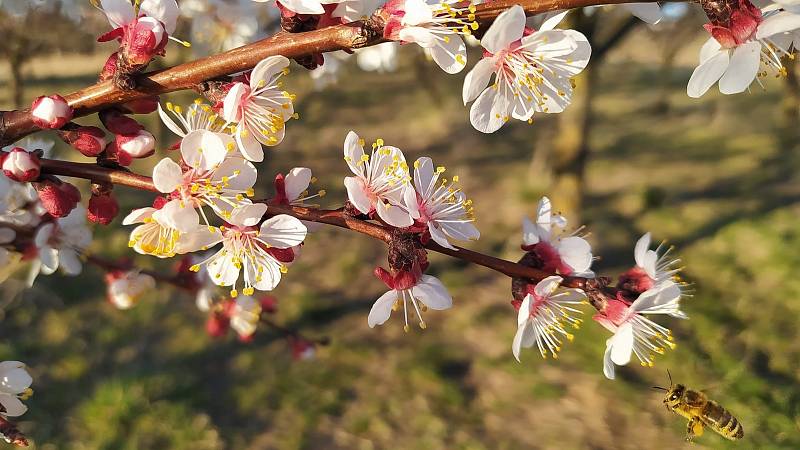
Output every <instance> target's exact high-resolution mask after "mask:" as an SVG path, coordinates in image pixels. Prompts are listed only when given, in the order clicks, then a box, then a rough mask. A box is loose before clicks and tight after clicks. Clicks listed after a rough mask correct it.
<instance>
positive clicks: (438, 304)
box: [411, 275, 453, 311]
mask: <svg viewBox="0 0 800 450" xmlns="http://www.w3.org/2000/svg"><path fill="white" fill-rule="evenodd" d="M411 293H412V294H413V295H414V297H415V298H417V299H419V300H420V301H421V302H422V303H424V304H425V306H427V307H428V308H430V309H435V310H437V311H441V310H445V309H449V308H450V307H452V306H453V297H451V296H450V294H449V293H448V292H447V288H446V287H444V285H443V284H442V282H441V281H439V279H438V278H436V277H433V276H430V275H423V276H422V278H420V280H419V283H417V285H416V286H414V287H412V288H411Z"/></svg>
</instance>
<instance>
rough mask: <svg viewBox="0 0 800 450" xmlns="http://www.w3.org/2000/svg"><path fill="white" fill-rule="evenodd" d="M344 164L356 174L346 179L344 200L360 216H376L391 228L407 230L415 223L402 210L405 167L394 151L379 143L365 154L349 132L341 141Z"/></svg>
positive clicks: (406, 179) (356, 137) (359, 139)
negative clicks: (350, 204) (405, 228)
mask: <svg viewBox="0 0 800 450" xmlns="http://www.w3.org/2000/svg"><path fill="white" fill-rule="evenodd" d="M344 160H345V161H346V162H347V165H348V166H349V167H350V170H351V171H352V172H353V173H354V174H355V176H354V177H345V179H344V185H345V188H347V198H348V199H349V200H350V203H352V205H353V206H354V207H355V208H356V209H357V210H358V211H360V212H361V213H363V214H370V213H372V212H375V213H377V214H378V217H380V218H381V220H383V221H384V222H386V223H388V224H389V225H391V226H393V227H400V228H402V227H408V226H411V225H412V224H413V223H414V221H413V219H412V218H411V216H409V214H408V212H407V211H406V210H405V209H404V208H403V207H402V206H401V205H402V204H403V197H404V193H405V189H406V187H407V186H408V181H409V175H408V164H406V158H405V156H403V152H402V151H400V149H399V148H397V147H391V146H388V145H384V144H383V139H378V140H377V141H376V142H375V143H374V144H372V153H370V154H369V155H367V154H366V153H364V141H363V140H362V139H361V138H359V137H358V135H357V134H356V133H355V132H353V131H351V132H349V133H347V137H346V138H345V140H344Z"/></svg>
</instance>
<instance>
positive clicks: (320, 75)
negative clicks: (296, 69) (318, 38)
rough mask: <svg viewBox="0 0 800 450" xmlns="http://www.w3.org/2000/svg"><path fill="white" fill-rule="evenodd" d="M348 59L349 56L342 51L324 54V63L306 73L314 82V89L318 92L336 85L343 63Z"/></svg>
mask: <svg viewBox="0 0 800 450" xmlns="http://www.w3.org/2000/svg"><path fill="white" fill-rule="evenodd" d="M349 57H350V55H349V54H348V53H346V52H343V51H337V52H331V53H325V54H324V55H323V58H324V61H325V62H324V63H323V64H322V65H321V66H319V67H317V68H316V69H314V70H312V71H310V72H309V73H308V74H309V76H311V79H312V80H314V89H316V90H318V91H319V90H322V89H325V88H326V87H328V86H330V85H332V84H336V82H337V81H338V80H339V71H340V70H341V69H342V66H343V64H344V61H345V60H346V59H347V58H349Z"/></svg>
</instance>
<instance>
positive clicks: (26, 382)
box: [0, 361, 33, 417]
mask: <svg viewBox="0 0 800 450" xmlns="http://www.w3.org/2000/svg"><path fill="white" fill-rule="evenodd" d="M31 383H33V378H31V375H30V374H29V373H28V371H27V369H26V367H25V364H23V363H21V362H19V361H3V362H0V406H2V407H3V411H2V412H0V414H2V415H3V416H5V417H17V416H21V415H23V414H25V412H26V411H28V407H27V406H25V405H24V404H23V403H22V401H21V400H27V399H28V398H29V397H30V396H31V395H33V390H32V389H31Z"/></svg>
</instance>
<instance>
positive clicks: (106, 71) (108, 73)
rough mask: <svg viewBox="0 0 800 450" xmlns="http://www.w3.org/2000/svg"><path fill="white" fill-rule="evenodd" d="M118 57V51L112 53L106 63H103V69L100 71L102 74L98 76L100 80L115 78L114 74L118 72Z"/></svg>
mask: <svg viewBox="0 0 800 450" xmlns="http://www.w3.org/2000/svg"><path fill="white" fill-rule="evenodd" d="M118 57H119V54H118V53H117V52H114V53H112V54H111V56H109V57H108V59H107V60H106V63H105V65H103V70H101V71H100V75H99V76H98V79H99V80H100V81H107V80H110V79H112V78H114V74H116V73H117V58H118Z"/></svg>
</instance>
